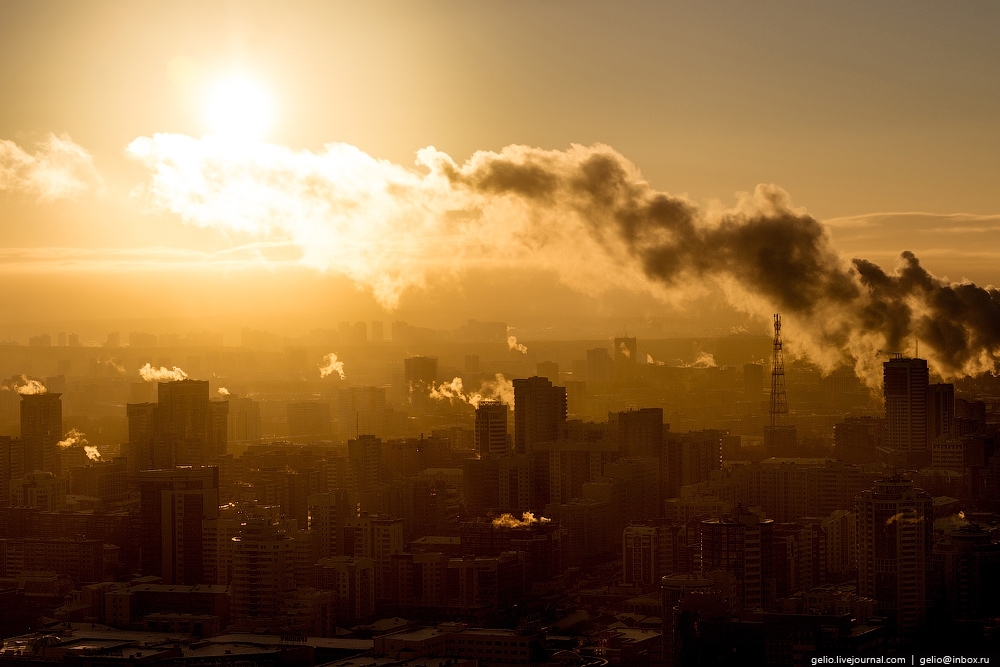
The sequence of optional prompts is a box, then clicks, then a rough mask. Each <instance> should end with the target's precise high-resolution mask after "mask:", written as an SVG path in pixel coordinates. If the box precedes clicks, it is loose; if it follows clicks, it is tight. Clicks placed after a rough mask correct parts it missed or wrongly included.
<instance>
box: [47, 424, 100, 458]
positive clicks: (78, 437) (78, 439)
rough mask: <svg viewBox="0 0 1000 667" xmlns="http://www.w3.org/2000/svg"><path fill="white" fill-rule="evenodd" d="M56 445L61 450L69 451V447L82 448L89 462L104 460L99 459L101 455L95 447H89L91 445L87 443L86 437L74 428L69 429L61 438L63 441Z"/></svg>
mask: <svg viewBox="0 0 1000 667" xmlns="http://www.w3.org/2000/svg"><path fill="white" fill-rule="evenodd" d="M56 444H58V445H59V447H60V448H61V449H69V448H70V447H82V448H83V452H84V453H85V454H86V455H87V458H88V459H90V460H91V461H103V460H104V459H103V458H101V453H100V452H99V451H98V450H97V447H93V446H91V444H90V443H89V442H88V441H87V436H86V435H85V434H84V433H82V432H81V431H78V430H77V429H75V428H71V429H70V430H69V432H68V433H66V435H64V436H63V439H62V440H60V441H59V442H58V443H56Z"/></svg>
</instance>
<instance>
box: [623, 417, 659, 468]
mask: <svg viewBox="0 0 1000 667" xmlns="http://www.w3.org/2000/svg"><path fill="white" fill-rule="evenodd" d="M662 448H663V408H642V409H640V410H628V411H626V412H619V413H618V449H619V451H620V452H621V454H622V456H633V457H644V458H655V457H658V456H659V455H660V450H661V449H662Z"/></svg>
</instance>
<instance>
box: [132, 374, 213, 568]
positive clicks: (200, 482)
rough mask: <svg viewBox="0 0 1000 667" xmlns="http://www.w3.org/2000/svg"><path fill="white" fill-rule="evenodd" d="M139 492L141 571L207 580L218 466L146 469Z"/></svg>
mask: <svg viewBox="0 0 1000 667" xmlns="http://www.w3.org/2000/svg"><path fill="white" fill-rule="evenodd" d="M206 384H207V383H206ZM139 492H140V496H141V498H140V511H141V513H142V528H141V530H142V555H141V558H142V573H143V574H144V575H153V576H158V577H162V578H163V582H164V583H167V584H199V583H203V579H204V551H203V539H202V534H203V530H204V525H203V524H204V522H205V521H211V520H213V519H217V518H218V516H219V469H218V468H216V467H214V466H212V467H199V468H192V467H188V466H183V467H177V468H173V469H165V470H144V471H142V472H140V473H139Z"/></svg>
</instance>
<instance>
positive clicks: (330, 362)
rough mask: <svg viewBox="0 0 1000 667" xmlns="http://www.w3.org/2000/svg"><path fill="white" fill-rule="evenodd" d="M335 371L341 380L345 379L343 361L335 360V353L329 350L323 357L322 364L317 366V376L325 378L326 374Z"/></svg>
mask: <svg viewBox="0 0 1000 667" xmlns="http://www.w3.org/2000/svg"><path fill="white" fill-rule="evenodd" d="M334 372H336V373H337V375H339V376H340V379H341V380H345V379H347V375H346V374H345V373H344V362H343V361H338V360H337V355H336V354H334V353H333V352H331V353H330V354H327V355H325V356H324V357H323V365H322V366H320V367H319V376H320V377H321V378H325V377H326V376H327V375H330V374H332V373H334Z"/></svg>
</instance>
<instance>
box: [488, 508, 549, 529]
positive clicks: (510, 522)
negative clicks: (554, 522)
mask: <svg viewBox="0 0 1000 667" xmlns="http://www.w3.org/2000/svg"><path fill="white" fill-rule="evenodd" d="M550 521H551V519H546V518H545V517H544V516H542V517H538V518H537V519H536V518H535V515H534V514H533V513H532V512H524V513H523V514H522V515H521V519H520V520H518V519H515V518H514V515H513V514H510V513H508V512H504V513H503V514H501V515H500V516H498V517H497V518H495V519H493V527H494V528H523V527H525V526H530V525H531V524H533V523H549V522H550Z"/></svg>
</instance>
